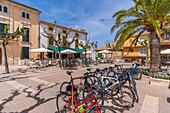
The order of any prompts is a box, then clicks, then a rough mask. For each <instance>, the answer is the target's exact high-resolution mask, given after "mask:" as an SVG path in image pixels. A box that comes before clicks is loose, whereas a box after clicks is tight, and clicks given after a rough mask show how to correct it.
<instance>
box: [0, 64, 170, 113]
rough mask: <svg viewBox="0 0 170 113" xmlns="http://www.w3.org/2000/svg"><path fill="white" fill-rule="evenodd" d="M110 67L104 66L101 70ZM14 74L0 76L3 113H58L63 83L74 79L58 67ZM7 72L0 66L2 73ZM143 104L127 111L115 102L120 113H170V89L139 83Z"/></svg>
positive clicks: (0, 111)
mask: <svg viewBox="0 0 170 113" xmlns="http://www.w3.org/2000/svg"><path fill="white" fill-rule="evenodd" d="M106 66H107V67H108V66H109V64H102V65H100V66H93V69H96V68H97V67H99V68H103V67H106ZM10 69H11V70H13V71H11V72H12V73H10V74H8V75H6V74H0V113H14V112H17V113H55V112H56V111H57V108H56V96H57V94H58V91H59V87H60V85H61V83H62V82H64V81H69V80H70V77H69V76H68V75H67V74H66V73H65V70H60V69H59V68H56V67H48V68H41V69H26V67H24V66H23V67H17V66H11V68H10ZM2 71H4V70H3V69H2V66H0V73H2ZM84 72H86V68H80V69H78V70H75V71H74V73H73V76H74V77H77V76H81V75H82V74H83V73H84ZM137 90H138V93H139V99H140V100H139V103H135V104H134V107H133V108H130V109H123V108H121V107H117V106H115V105H113V104H112V103H111V102H109V103H107V102H105V104H107V105H109V106H111V107H112V108H113V109H115V111H117V112H118V113H170V90H169V89H168V88H166V87H162V86H154V85H150V84H148V81H146V80H144V79H142V80H140V81H137Z"/></svg>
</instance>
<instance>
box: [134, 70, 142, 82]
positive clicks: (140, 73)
mask: <svg viewBox="0 0 170 113" xmlns="http://www.w3.org/2000/svg"><path fill="white" fill-rule="evenodd" d="M133 75H134V77H135V79H136V80H140V79H141V77H142V71H141V70H140V69H137V70H134V71H133Z"/></svg>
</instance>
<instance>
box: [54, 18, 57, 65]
mask: <svg viewBox="0 0 170 113" xmlns="http://www.w3.org/2000/svg"><path fill="white" fill-rule="evenodd" d="M54 23H55V39H56V31H57V27H56V24H57V20H55V21H54ZM56 53H57V52H56V42H55V54H54V58H55V66H57V61H56Z"/></svg>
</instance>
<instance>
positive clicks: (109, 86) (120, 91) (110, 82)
mask: <svg viewBox="0 0 170 113" xmlns="http://www.w3.org/2000/svg"><path fill="white" fill-rule="evenodd" d="M96 72H97V73H100V75H101V76H100V77H99V78H100V79H101V82H102V85H103V87H102V91H103V93H104V94H106V97H108V95H111V97H112V100H113V102H114V103H115V104H116V105H118V106H121V107H132V106H133V104H134V102H135V94H134V92H133V90H132V89H131V88H130V87H128V86H125V83H126V81H127V80H128V76H127V73H123V74H122V75H121V76H119V77H118V78H115V77H114V76H106V75H105V72H107V68H105V69H103V70H100V69H96ZM96 72H95V73H96ZM123 75H124V76H127V78H123ZM108 91H111V93H110V94H109V92H108ZM125 94H128V95H126V96H125ZM116 96H119V97H118V98H116ZM120 97H121V98H120ZM124 97H128V98H124Z"/></svg>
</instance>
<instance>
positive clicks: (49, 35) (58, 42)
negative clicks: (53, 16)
mask: <svg viewBox="0 0 170 113" xmlns="http://www.w3.org/2000/svg"><path fill="white" fill-rule="evenodd" d="M70 32H71V30H70V29H69V30H68V31H67V33H66V39H65V42H63V41H62V38H61V32H58V38H57V39H56V38H55V36H54V34H52V33H51V32H47V31H46V29H45V28H44V32H42V33H41V34H42V35H43V36H44V37H46V38H48V39H50V40H51V41H53V42H54V43H55V44H56V45H57V47H58V53H59V64H60V68H61V47H62V46H63V45H64V46H66V47H70V45H71V44H72V43H73V42H74V40H75V38H76V37H77V36H76V35H75V36H74V37H73V38H72V40H71V41H69V40H68V35H69V34H70ZM55 54H56V53H55Z"/></svg>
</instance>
